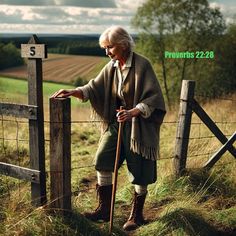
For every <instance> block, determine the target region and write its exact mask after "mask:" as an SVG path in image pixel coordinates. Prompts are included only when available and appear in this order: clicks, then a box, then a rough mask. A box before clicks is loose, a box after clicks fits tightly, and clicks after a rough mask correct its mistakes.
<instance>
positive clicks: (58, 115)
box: [50, 98, 71, 214]
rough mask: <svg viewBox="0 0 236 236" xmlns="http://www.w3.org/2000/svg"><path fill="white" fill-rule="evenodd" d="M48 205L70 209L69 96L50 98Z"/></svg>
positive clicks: (54, 207)
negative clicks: (49, 191) (49, 203)
mask: <svg viewBox="0 0 236 236" xmlns="http://www.w3.org/2000/svg"><path fill="white" fill-rule="evenodd" d="M50 179H51V181H50V190H51V193H50V202H51V205H50V207H51V208H52V209H60V211H59V212H61V213H63V214H66V212H68V211H69V210H71V106H70V98H66V99H52V98H51V99H50Z"/></svg>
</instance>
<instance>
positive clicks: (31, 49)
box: [30, 46, 35, 56]
mask: <svg viewBox="0 0 236 236" xmlns="http://www.w3.org/2000/svg"><path fill="white" fill-rule="evenodd" d="M34 55H35V47H34V46H32V47H30V56H34Z"/></svg>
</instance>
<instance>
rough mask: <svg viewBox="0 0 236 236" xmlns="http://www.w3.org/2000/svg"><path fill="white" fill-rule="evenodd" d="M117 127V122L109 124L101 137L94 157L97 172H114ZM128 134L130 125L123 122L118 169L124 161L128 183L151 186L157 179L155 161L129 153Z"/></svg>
mask: <svg viewBox="0 0 236 236" xmlns="http://www.w3.org/2000/svg"><path fill="white" fill-rule="evenodd" d="M118 126H119V125H118V122H114V123H112V124H110V125H109V127H108V129H107V131H106V132H105V133H104V134H103V135H102V136H101V139H100V142H99V147H98V150H97V152H96V156H95V168H96V170H97V171H113V170H114V165H115V157H116V144H117V134H118ZM130 134H131V123H130V122H125V124H124V127H123V136H122V144H121V156H120V162H119V167H120V166H121V165H122V164H123V162H124V161H125V160H126V163H127V168H128V176H129V181H130V182H131V183H132V184H137V185H148V184H152V183H154V182H155V181H156V179H157V167H156V161H152V160H147V159H145V158H144V157H142V156H141V155H139V154H137V153H133V152H132V151H130Z"/></svg>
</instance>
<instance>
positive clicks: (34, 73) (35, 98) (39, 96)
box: [21, 35, 47, 206]
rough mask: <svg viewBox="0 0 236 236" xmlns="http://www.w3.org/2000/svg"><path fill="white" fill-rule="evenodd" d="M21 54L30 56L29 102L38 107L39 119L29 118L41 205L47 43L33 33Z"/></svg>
mask: <svg viewBox="0 0 236 236" xmlns="http://www.w3.org/2000/svg"><path fill="white" fill-rule="evenodd" d="M21 56H22V57H24V58H28V104H29V105H34V106H36V107H37V114H36V116H37V119H36V120H32V119H30V120H29V144H30V145H29V146H30V148H29V149H30V168H31V169H35V170H39V171H40V179H39V183H33V182H32V183H31V199H32V203H33V204H34V205H36V206H40V205H43V204H45V203H46V201H47V197H46V174H45V146H44V115H43V114H44V113H43V73H42V59H43V58H47V48H46V45H45V44H39V40H38V38H37V36H36V35H33V36H32V37H31V39H30V40H29V42H28V44H22V45H21Z"/></svg>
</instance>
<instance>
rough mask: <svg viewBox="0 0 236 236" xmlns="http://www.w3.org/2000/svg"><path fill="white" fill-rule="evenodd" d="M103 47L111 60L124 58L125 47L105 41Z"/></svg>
mask: <svg viewBox="0 0 236 236" xmlns="http://www.w3.org/2000/svg"><path fill="white" fill-rule="evenodd" d="M103 48H104V49H105V51H106V55H107V56H108V57H110V58H111V59H112V60H119V61H122V60H124V59H125V55H126V54H125V48H124V47H122V46H121V45H118V44H113V45H112V44H110V43H105V44H104V45H103Z"/></svg>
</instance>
